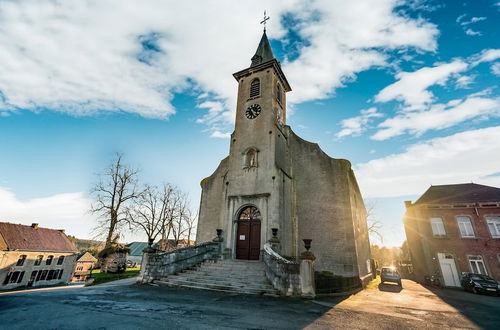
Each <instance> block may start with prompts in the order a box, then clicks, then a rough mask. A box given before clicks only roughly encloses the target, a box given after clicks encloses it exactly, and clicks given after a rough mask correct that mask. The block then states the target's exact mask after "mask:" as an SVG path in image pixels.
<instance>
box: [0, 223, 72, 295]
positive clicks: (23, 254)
mask: <svg viewBox="0 0 500 330" xmlns="http://www.w3.org/2000/svg"><path fill="white" fill-rule="evenodd" d="M77 253H78V250H77V249H76V247H75V246H74V245H73V243H71V241H70V240H69V239H68V237H67V236H66V235H65V234H64V231H63V230H54V229H47V228H40V227H38V224H36V223H34V224H32V225H31V226H25V225H18V224H13V223H8V222H0V290H8V289H13V288H16V287H35V286H50V285H57V284H63V283H68V282H69V280H70V278H71V275H72V272H73V269H74V267H75V261H76V257H77Z"/></svg>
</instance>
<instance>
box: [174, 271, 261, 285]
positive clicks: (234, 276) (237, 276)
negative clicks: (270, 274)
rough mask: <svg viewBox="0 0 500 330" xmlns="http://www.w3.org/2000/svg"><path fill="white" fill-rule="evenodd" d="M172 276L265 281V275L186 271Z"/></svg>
mask: <svg viewBox="0 0 500 330" xmlns="http://www.w3.org/2000/svg"><path fill="white" fill-rule="evenodd" d="M173 275H174V276H182V277H192V276H197V277H220V278H225V279H234V280H243V281H246V282H248V279H249V278H254V279H256V280H259V279H262V280H267V277H266V274H265V273H259V274H240V273H220V272H204V271H188V272H182V273H177V274H173Z"/></svg>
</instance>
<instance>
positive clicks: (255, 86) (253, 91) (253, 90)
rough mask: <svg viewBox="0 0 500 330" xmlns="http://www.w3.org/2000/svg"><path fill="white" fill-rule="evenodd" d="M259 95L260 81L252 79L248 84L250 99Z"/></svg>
mask: <svg viewBox="0 0 500 330" xmlns="http://www.w3.org/2000/svg"><path fill="white" fill-rule="evenodd" d="M259 95H260V80H259V79H254V80H252V82H251V83H250V97H256V96H259Z"/></svg>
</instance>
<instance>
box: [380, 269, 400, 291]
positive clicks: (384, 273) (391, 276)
mask: <svg viewBox="0 0 500 330" xmlns="http://www.w3.org/2000/svg"><path fill="white" fill-rule="evenodd" d="M380 281H381V284H384V282H394V283H397V284H398V285H399V286H402V284H401V275H400V274H399V271H398V270H397V269H396V267H393V266H389V267H382V269H380Z"/></svg>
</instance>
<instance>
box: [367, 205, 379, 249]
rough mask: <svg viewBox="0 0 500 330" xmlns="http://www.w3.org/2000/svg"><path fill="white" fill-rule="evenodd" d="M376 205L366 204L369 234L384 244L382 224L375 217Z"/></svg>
mask: <svg viewBox="0 0 500 330" xmlns="http://www.w3.org/2000/svg"><path fill="white" fill-rule="evenodd" d="M375 205H376V204H375V203H372V202H365V206H366V222H367V225H368V234H369V235H370V236H372V237H377V238H378V239H379V240H380V242H381V243H382V244H384V236H383V235H382V234H381V233H380V230H381V229H382V223H381V222H380V221H379V220H377V219H376V217H375Z"/></svg>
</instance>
